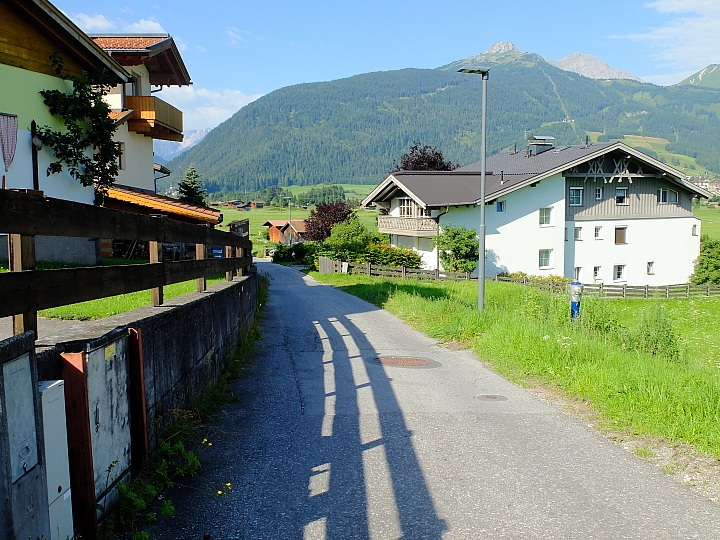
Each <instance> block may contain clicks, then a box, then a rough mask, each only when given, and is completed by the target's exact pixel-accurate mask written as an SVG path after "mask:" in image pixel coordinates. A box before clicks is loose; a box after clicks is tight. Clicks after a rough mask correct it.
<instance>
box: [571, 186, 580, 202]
mask: <svg viewBox="0 0 720 540" xmlns="http://www.w3.org/2000/svg"><path fill="white" fill-rule="evenodd" d="M582 200H583V188H578V187H571V188H570V206H582Z"/></svg>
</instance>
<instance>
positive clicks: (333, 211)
mask: <svg viewBox="0 0 720 540" xmlns="http://www.w3.org/2000/svg"><path fill="white" fill-rule="evenodd" d="M353 215H355V211H354V210H353V207H352V205H351V204H349V203H346V202H345V201H333V202H329V203H317V205H315V208H313V209H312V210H310V215H309V216H308V218H307V219H306V220H305V234H304V236H305V238H307V239H308V240H314V241H316V242H322V241H323V240H325V239H326V238H327V237H328V236H330V233H331V232H332V228H333V225H335V224H337V223H343V222H344V221H347V220H348V219H349V218H350V217H351V216H353Z"/></svg>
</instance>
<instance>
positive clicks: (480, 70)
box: [458, 67, 490, 311]
mask: <svg viewBox="0 0 720 540" xmlns="http://www.w3.org/2000/svg"><path fill="white" fill-rule="evenodd" d="M489 71H490V68H487V67H474V68H462V69H458V72H459V73H475V74H476V75H482V137H481V139H480V147H481V148H480V152H481V158H480V169H481V170H480V231H479V232H478V244H479V252H480V253H479V254H478V311H482V310H483V309H484V308H485V160H486V157H487V81H488V72H489Z"/></svg>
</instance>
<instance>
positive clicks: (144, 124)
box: [125, 96, 183, 142]
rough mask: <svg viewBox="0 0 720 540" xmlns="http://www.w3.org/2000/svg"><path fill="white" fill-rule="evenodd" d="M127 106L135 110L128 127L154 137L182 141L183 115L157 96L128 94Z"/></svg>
mask: <svg viewBox="0 0 720 540" xmlns="http://www.w3.org/2000/svg"><path fill="white" fill-rule="evenodd" d="M125 108H127V109H131V110H132V111H133V114H132V116H131V117H130V119H129V120H128V129H129V130H130V131H134V132H135V133H140V134H141V135H145V136H146V137H152V138H153V139H161V140H163V141H175V142H182V140H183V115H182V111H181V110H179V109H176V108H175V107H173V106H172V105H170V104H169V103H165V102H164V101H163V100H162V99H160V98H156V97H155V96H126V97H125Z"/></svg>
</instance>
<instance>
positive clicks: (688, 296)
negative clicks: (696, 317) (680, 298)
mask: <svg viewBox="0 0 720 540" xmlns="http://www.w3.org/2000/svg"><path fill="white" fill-rule="evenodd" d="M685 297H686V298H690V284H689V283H688V284H687V285H686V286H685Z"/></svg>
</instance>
